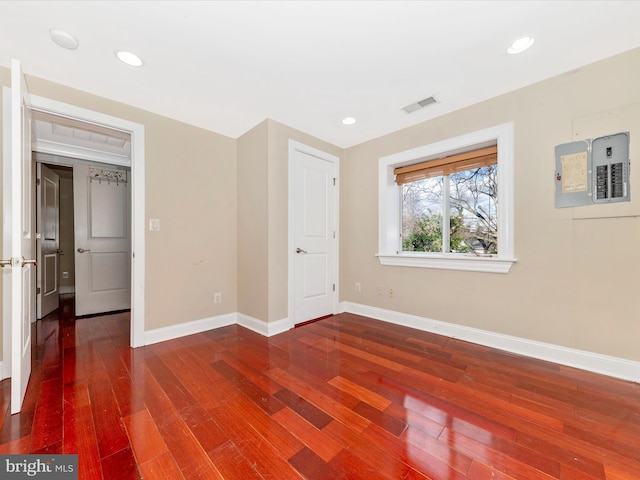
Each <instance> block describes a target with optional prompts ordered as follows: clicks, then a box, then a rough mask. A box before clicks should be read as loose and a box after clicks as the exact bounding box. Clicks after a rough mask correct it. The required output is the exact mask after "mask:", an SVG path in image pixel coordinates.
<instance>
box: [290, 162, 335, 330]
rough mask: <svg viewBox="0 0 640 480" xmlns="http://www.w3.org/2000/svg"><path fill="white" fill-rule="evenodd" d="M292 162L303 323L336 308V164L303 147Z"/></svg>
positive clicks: (297, 316) (298, 306)
mask: <svg viewBox="0 0 640 480" xmlns="http://www.w3.org/2000/svg"><path fill="white" fill-rule="evenodd" d="M292 161H293V162H294V164H293V166H292V176H293V183H292V189H293V197H292V198H293V202H292V205H291V208H292V214H293V225H292V228H293V230H294V232H293V237H292V238H293V241H294V248H295V249H296V252H299V253H296V254H295V256H294V259H293V262H294V267H293V271H294V286H293V290H292V292H293V296H294V299H293V309H294V311H293V321H294V323H301V322H305V321H307V320H311V319H314V318H318V317H322V316H325V315H329V314H331V313H333V310H334V304H335V296H336V293H335V291H334V288H335V287H334V285H335V282H336V272H335V255H336V246H335V244H336V239H335V238H334V231H335V194H336V193H335V190H336V188H335V186H334V178H335V177H336V166H335V164H334V163H333V162H332V161H329V160H327V159H323V158H319V157H317V156H314V155H311V154H309V153H306V152H303V151H299V150H296V151H295V153H294V155H293V158H292Z"/></svg>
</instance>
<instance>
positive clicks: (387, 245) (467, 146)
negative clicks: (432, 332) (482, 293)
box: [377, 124, 515, 273]
mask: <svg viewBox="0 0 640 480" xmlns="http://www.w3.org/2000/svg"><path fill="white" fill-rule="evenodd" d="M379 196H380V198H379V203H380V204H379V217H380V218H379V226H380V231H379V241H378V243H379V253H378V255H377V256H378V259H379V260H380V263H382V264H383V265H399V266H416V267H426V268H444V269H454V270H472V271H485V272H495V273H506V272H508V271H509V269H510V268H511V265H512V263H513V262H514V261H515V259H514V258H513V124H505V125H500V126H497V127H493V128H489V129H486V130H482V131H478V132H474V133H471V134H468V135H464V136H461V137H456V138H453V139H449V140H445V141H443V142H438V143H435V144H431V145H425V146H423V147H419V148H416V149H413V150H409V151H406V152H401V153H398V154H395V155H390V156H388V157H383V158H381V159H380V188H379Z"/></svg>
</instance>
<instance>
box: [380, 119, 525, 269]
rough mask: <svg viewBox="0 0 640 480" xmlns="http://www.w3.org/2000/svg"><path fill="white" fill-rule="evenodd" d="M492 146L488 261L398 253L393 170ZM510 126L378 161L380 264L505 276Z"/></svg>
mask: <svg viewBox="0 0 640 480" xmlns="http://www.w3.org/2000/svg"><path fill="white" fill-rule="evenodd" d="M493 142H495V143H496V144H497V146H498V198H499V199H500V202H499V204H498V245H499V249H498V254H497V255H496V256H493V257H481V258H472V257H471V256H469V257H468V258H465V256H463V255H455V254H435V253H424V252H421V253H418V252H415V253H413V254H408V253H407V252H403V251H402V247H401V239H400V238H401V237H400V234H401V233H402V232H401V231H400V230H401V228H400V226H401V222H400V217H401V212H402V208H401V207H402V206H401V201H400V189H399V188H398V185H397V184H396V182H395V175H394V173H393V171H394V168H395V167H401V166H405V165H410V164H412V163H416V162H417V161H424V160H428V159H433V158H438V157H440V156H444V155H446V154H448V153H454V152H459V151H463V150H464V149H467V148H469V147H479V146H486V145H489V144H491V143H493ZM513 179H514V123H513V122H509V123H504V124H502V125H496V126H494V127H489V128H485V129H483V130H478V131H475V132H471V133H468V134H465V135H461V136H458V137H454V138H449V139H446V140H442V141H439V142H435V143H431V144H428V145H422V146H420V147H417V148H413V149H411V150H405V151H403V152H398V153H394V154H392V155H387V156H385V157H381V158H380V159H379V160H378V254H377V255H376V256H377V258H378V260H379V262H380V264H381V265H392V266H400V267H419V268H439V269H446V270H466V271H475V272H488V273H508V272H509V269H510V268H511V265H512V264H513V263H514V262H515V261H516V258H515V240H514V218H515V216H514V215H515V214H514V189H513V182H514V180H513Z"/></svg>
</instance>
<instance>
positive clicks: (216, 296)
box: [213, 292, 222, 303]
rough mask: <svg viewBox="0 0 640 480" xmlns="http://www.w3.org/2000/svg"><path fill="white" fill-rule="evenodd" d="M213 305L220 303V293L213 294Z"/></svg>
mask: <svg viewBox="0 0 640 480" xmlns="http://www.w3.org/2000/svg"><path fill="white" fill-rule="evenodd" d="M213 303H222V293H221V292H216V293H214V294H213Z"/></svg>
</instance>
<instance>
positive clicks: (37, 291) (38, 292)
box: [36, 287, 40, 295]
mask: <svg viewBox="0 0 640 480" xmlns="http://www.w3.org/2000/svg"><path fill="white" fill-rule="evenodd" d="M36 295H40V287H36Z"/></svg>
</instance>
